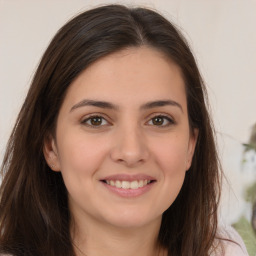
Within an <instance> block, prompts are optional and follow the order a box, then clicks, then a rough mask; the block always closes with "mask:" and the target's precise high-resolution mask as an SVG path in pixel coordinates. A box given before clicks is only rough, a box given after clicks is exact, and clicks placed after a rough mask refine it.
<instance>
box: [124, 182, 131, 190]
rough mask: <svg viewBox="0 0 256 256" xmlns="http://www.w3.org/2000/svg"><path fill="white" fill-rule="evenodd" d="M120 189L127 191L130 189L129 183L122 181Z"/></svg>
mask: <svg viewBox="0 0 256 256" xmlns="http://www.w3.org/2000/svg"><path fill="white" fill-rule="evenodd" d="M122 188H125V189H129V188H130V182H129V181H122Z"/></svg>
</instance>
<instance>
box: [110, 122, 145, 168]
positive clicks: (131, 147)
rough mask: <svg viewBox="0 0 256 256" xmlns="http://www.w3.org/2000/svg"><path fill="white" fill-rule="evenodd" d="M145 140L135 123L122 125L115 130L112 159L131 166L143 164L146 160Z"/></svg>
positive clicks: (140, 129)
mask: <svg viewBox="0 0 256 256" xmlns="http://www.w3.org/2000/svg"><path fill="white" fill-rule="evenodd" d="M148 155H149V151H148V148H147V143H146V138H145V136H144V134H143V131H142V128H141V127H140V126H139V125H138V124H137V123H136V122H133V123H132V122H129V123H128V124H127V123H123V124H122V125H120V127H119V128H118V129H117V134H116V139H115V143H114V147H113V149H112V153H111V156H112V159H113V160H115V161H118V162H122V163H123V164H125V165H127V166H133V165H136V164H138V163H142V162H145V161H146V160H147V158H148Z"/></svg>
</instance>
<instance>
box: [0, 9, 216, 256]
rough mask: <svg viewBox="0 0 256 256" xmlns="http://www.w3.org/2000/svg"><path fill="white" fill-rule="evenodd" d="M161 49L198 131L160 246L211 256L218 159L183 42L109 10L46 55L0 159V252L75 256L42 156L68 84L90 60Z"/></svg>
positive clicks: (170, 30)
mask: <svg viewBox="0 0 256 256" xmlns="http://www.w3.org/2000/svg"><path fill="white" fill-rule="evenodd" d="M141 45H147V46H149V47H153V48H156V49H158V50H160V51H162V52H163V53H164V54H165V55H166V56H167V57H169V58H170V59H171V60H172V61H174V62H175V63H176V64H177V65H178V66H179V67H180V68H181V71H182V75H183V79H184V81H185V85H186V95H187V103H188V104H187V105H188V114H189V123H190V127H191V130H193V128H197V129H198V130H199V135H198V141H197V145H196V149H195V154H194V158H193V162H192V165H191V168H190V170H189V171H188V172H187V173H186V177H185V181H184V184H183V186H182V189H181V191H180V193H179V195H178V197H177V198H176V200H175V202H174V203H173V204H172V205H171V206H170V207H169V209H167V210H166V211H165V212H164V214H163V218H162V224H161V228H160V233H159V243H160V244H161V245H162V246H163V247H164V248H167V249H168V252H169V253H168V255H172V256H189V255H191V256H206V255H209V254H210V249H211V248H212V245H213V242H214V239H215V238H216V228H217V205H218V200H219V193H220V171H219V169H220V168H219V161H218V157H217V153H216V146H215V138H214V131H213V127H212V124H211V120H210V117H209V114H208V110H207V95H206V90H205V86H204V83H203V81H202V78H201V76H200V73H199V70H198V68H197V65H196V62H195V59H194V57H193V55H192V53H191V50H190V49H189V46H188V44H187V43H186V40H185V39H184V38H183V36H182V35H181V34H180V32H179V31H178V30H177V29H176V28H175V26H174V25H173V24H171V23H170V22H169V21H167V20H166V19H165V18H164V17H162V16H161V15H159V14H158V13H156V12H154V11H152V10H148V9H145V8H127V7H125V6H122V5H108V6H103V7H98V8H96V9H92V10H89V11H86V12H84V13H82V14H80V15H78V16H77V17H75V18H73V19H72V20H71V21H69V22H68V23H67V24H66V25H64V26H63V27H62V28H61V29H60V30H59V31H58V33H57V34H56V36H55V37H54V38H53V40H52V42H51V43H50V45H49V46H48V48H47V50H46V52H45V53H44V55H43V57H42V60H41V62H40V64H39V66H38V68H37V71H36V73H35V75H34V79H33V81H32V84H31V87H30V89H29V91H28V94H27V97H26V100H25V102H24V104H23V106H22V108H21V111H20V113H19V115H18V118H17V122H16V124H15V127H14V129H13V131H12V134H11V137H10V139H9V142H8V146H7V150H6V153H5V156H4V160H3V164H2V167H1V172H2V175H3V181H2V185H1V189H0V252H5V253H10V254H13V255H16V256H18V255H33V256H35V255H36V256H40V255H47V256H63V255H66V256H74V255H75V253H74V250H73V245H72V240H71V237H70V231H69V228H70V212H69V209H68V203H67V191H66V188H65V185H64V183H63V180H62V176H61V173H58V172H53V171H51V169H50V168H49V167H48V166H47V164H46V161H45V159H44V156H43V150H42V147H43V142H44V140H45V138H46V136H47V135H48V134H49V133H53V132H54V129H55V123H56V118H57V116H58V112H59V109H60V107H61V104H62V102H63V99H64V97H65V94H66V92H67V89H68V87H69V85H70V84H71V83H72V81H73V80H74V79H75V78H76V77H77V76H78V75H79V74H80V73H81V72H82V71H83V70H84V69H86V68H87V67H88V66H89V65H90V64H91V63H93V62H94V61H96V60H97V59H99V58H101V57H103V56H106V55H108V54H110V53H113V52H116V51H119V50H121V49H124V48H128V47H140V46H141Z"/></svg>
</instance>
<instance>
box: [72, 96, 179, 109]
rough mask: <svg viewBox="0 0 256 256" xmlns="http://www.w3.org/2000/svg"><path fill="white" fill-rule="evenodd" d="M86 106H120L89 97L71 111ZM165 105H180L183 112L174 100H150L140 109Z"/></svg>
mask: <svg viewBox="0 0 256 256" xmlns="http://www.w3.org/2000/svg"><path fill="white" fill-rule="evenodd" d="M85 106H94V107H98V108H104V109H112V110H118V109H119V107H118V106H117V105H114V104H112V103H110V102H107V101H98V100H89V99H84V100H82V101H80V102H78V103H77V104H75V105H74V106H73V107H72V108H71V109H70V112H72V111H73V110H75V109H77V108H80V107H85ZM164 106H174V107H178V108H179V109H180V110H181V111H182V112H183V108H182V106H181V105H180V104H179V103H178V102H176V101H174V100H157V101H150V102H147V103H145V104H143V105H142V106H141V107H140V109H141V110H146V109H151V108H155V107H164Z"/></svg>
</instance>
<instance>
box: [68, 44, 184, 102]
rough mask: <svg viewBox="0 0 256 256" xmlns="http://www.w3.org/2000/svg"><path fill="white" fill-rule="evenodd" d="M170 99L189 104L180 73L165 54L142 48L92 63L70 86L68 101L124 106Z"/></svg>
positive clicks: (127, 50)
mask: <svg viewBox="0 0 256 256" xmlns="http://www.w3.org/2000/svg"><path fill="white" fill-rule="evenodd" d="M168 97H170V98H175V100H179V101H180V102H181V104H183V105H184V104H185V105H186V96H185V85H184V81H183V78H182V75H181V70H180V68H179V66H177V65H176V64H175V63H174V62H173V61H171V60H170V59H169V58H167V57H166V56H165V55H164V54H163V53H162V52H160V51H158V50H156V49H153V48H150V47H146V46H143V47H136V48H135V47H134V48H128V49H124V50H121V51H118V52H116V53H112V54H110V55H108V56H106V57H103V58H100V59H99V60H97V61H96V62H94V63H93V64H91V65H90V66H89V67H88V68H86V69H85V70H84V71H83V72H82V73H81V74H80V75H79V76H78V77H77V78H76V79H75V80H74V81H73V83H72V84H71V85H70V87H69V89H68V92H67V95H66V100H68V101H70V102H72V103H75V102H77V101H79V100H81V99H82V98H92V99H96V100H98V99H99V100H106V101H115V102H116V103H117V104H120V105H122V104H125V103H129V102H132V103H133V104H137V103H138V104H139V103H141V102H142V101H144V102H145V101H153V100H155V99H156V98H157V99H158V98H159V99H162V98H168ZM144 102H143V103H144Z"/></svg>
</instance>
